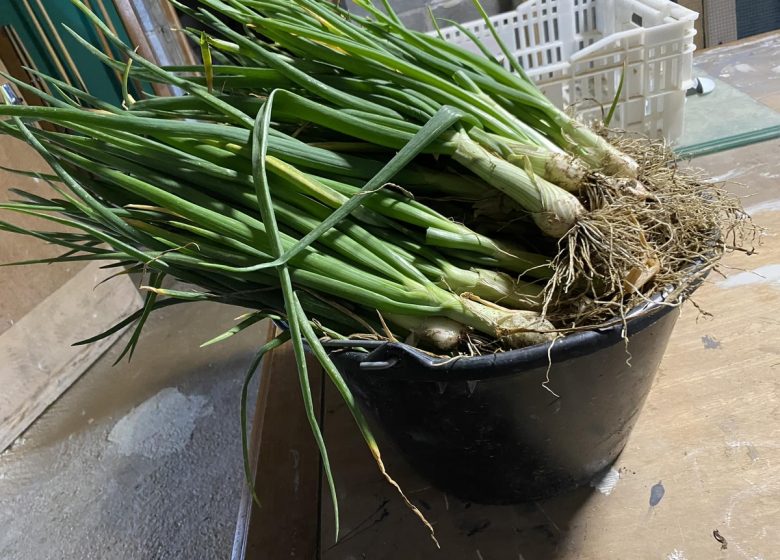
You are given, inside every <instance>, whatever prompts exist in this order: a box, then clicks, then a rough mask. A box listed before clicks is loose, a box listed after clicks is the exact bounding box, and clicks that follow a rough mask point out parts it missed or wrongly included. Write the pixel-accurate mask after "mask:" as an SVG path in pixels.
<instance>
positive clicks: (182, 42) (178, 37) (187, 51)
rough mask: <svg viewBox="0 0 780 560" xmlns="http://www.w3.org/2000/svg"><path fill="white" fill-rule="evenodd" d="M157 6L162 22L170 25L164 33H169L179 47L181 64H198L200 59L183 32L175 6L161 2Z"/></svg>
mask: <svg viewBox="0 0 780 560" xmlns="http://www.w3.org/2000/svg"><path fill="white" fill-rule="evenodd" d="M156 6H157V7H158V9H159V10H160V11H161V16H162V20H163V21H165V22H167V23H168V25H167V27H165V29H164V30H163V31H164V32H167V33H169V34H170V35H169V36H170V38H171V39H172V40H173V41H174V42H175V44H176V45H177V47H176V50H177V52H178V55H179V58H180V62H181V64H189V65H195V64H198V59H197V58H196V57H195V53H194V52H193V50H192V49H193V47H192V45H191V43H190V41H189V39H187V36H186V35H185V34H184V33H183V32H182V31H181V21H179V14H178V12H176V9H175V8H174V7H173V4H171V3H170V2H160V3H159V4H156Z"/></svg>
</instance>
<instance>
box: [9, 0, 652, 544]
mask: <svg viewBox="0 0 780 560" xmlns="http://www.w3.org/2000/svg"><path fill="white" fill-rule="evenodd" d="M71 1H72V2H73V4H74V5H75V6H76V7H78V8H79V9H80V10H82V12H83V13H84V14H85V16H86V17H87V18H88V19H89V20H90V22H91V23H92V24H93V25H95V26H96V27H97V28H99V29H100V30H101V31H102V33H103V34H105V36H106V37H108V38H109V39H110V41H111V42H112V43H113V44H114V46H115V47H117V49H118V50H120V51H121V52H122V53H124V55H125V56H126V57H127V60H128V61H127V62H119V61H117V60H113V59H111V58H110V57H108V56H107V55H106V54H104V53H103V52H102V51H100V50H98V49H96V48H95V47H93V46H92V45H90V44H89V43H88V42H87V41H85V40H84V39H82V38H81V37H79V36H78V35H76V34H74V33H72V32H71V33H72V34H73V35H74V37H75V39H76V40H77V41H78V42H79V43H80V44H81V45H82V46H83V47H84V48H86V49H87V50H88V51H89V52H91V53H92V54H93V55H94V56H95V57H97V58H99V59H100V60H101V61H103V62H104V63H105V64H107V65H109V66H111V67H113V68H115V69H118V70H120V71H121V75H123V76H124V80H125V83H124V85H123V88H122V91H123V97H124V99H123V103H122V106H113V105H111V104H109V103H106V102H104V101H102V100H100V99H97V98H96V97H94V96H92V95H91V94H90V93H89V92H86V91H83V90H80V89H78V88H76V87H74V86H72V85H70V84H67V83H64V82H62V81H60V80H57V79H55V78H52V77H50V76H46V75H44V74H41V73H37V72H36V75H37V76H38V77H39V78H40V79H41V80H42V81H43V82H45V83H47V84H48V86H49V88H48V89H50V90H51V91H53V92H56V93H57V94H56V95H55V94H52V93H50V91H44V90H43V89H39V88H37V87H35V86H31V85H29V84H26V83H24V82H21V81H19V80H16V79H15V78H13V77H11V76H5V78H6V79H8V80H10V81H11V82H13V83H15V84H16V85H18V86H19V87H20V88H23V89H27V90H31V91H33V92H35V93H36V94H37V95H38V96H40V97H41V98H42V99H43V100H44V101H45V102H46V103H47V104H48V106H44V107H27V106H14V105H10V104H9V103H7V102H6V104H0V132H2V133H3V134H6V135H9V136H12V137H15V138H18V139H19V140H21V141H24V142H26V143H28V144H29V145H31V146H32V147H33V148H35V150H37V151H38V152H39V153H40V154H41V155H42V156H43V158H44V159H45V160H46V162H47V163H48V164H49V165H50V167H51V169H52V173H50V174H46V175H40V174H32V175H34V176H39V177H41V178H43V179H45V180H46V181H47V182H48V183H49V184H50V185H51V187H52V192H53V194H52V195H51V196H50V197H48V198H46V197H41V196H39V195H34V194H31V193H29V192H25V191H23V190H17V191H15V192H16V194H17V195H18V196H19V199H18V200H15V201H12V202H9V203H4V204H1V205H0V210H5V211H8V212H12V213H17V214H23V215H29V216H35V217H38V218H41V219H43V220H47V221H48V222H50V223H51V224H53V225H54V227H53V228H52V229H51V230H48V231H47V230H31V229H23V228H20V227H18V226H16V225H14V224H13V223H12V222H10V221H0V230H5V231H8V232H11V233H14V234H23V235H28V236H32V237H34V238H37V239H41V240H42V241H46V242H48V243H53V244H55V245H59V246H61V247H62V248H63V250H64V252H63V253H62V255H60V256H58V257H55V258H52V259H44V260H37V261H28V262H27V263H26V264H33V263H42V262H75V261H86V260H97V261H106V262H107V263H108V264H107V266H118V267H122V268H124V269H127V270H131V271H138V272H145V273H146V277H147V279H148V282H147V284H148V285H147V286H146V287H145V288H146V297H145V303H144V306H143V308H142V309H140V310H138V312H136V313H135V314H134V315H132V316H131V317H129V318H128V319H126V320H125V321H122V322H121V323H119V324H118V325H116V326H115V327H113V328H112V329H110V330H109V331H107V332H106V333H102V334H100V335H97V336H95V337H93V338H92V339H90V340H88V341H84V342H92V341H94V340H98V339H99V338H101V337H105V336H108V335H109V334H111V333H113V332H117V331H118V330H120V329H122V328H124V327H126V326H128V325H131V324H135V325H136V327H135V330H134V332H133V335H132V336H131V338H130V341H129V343H128V345H127V347H126V348H125V351H124V352H123V353H122V356H124V355H125V354H130V355H132V352H133V350H134V348H135V345H136V344H137V342H138V339H139V333H140V329H141V328H142V326H143V324H144V322H145V321H146V319H147V318H148V316H149V315H150V313H152V312H153V311H155V310H157V309H160V308H162V307H166V306H170V305H175V304H180V303H190V302H198V301H215V302H220V303H226V304H232V305H241V306H244V307H247V308H249V309H251V310H252V311H251V312H250V313H249V314H248V315H246V316H245V317H243V318H242V320H241V322H240V323H239V324H238V325H237V326H235V327H233V328H232V329H230V330H229V331H227V332H226V333H224V334H222V335H220V336H218V337H216V338H215V339H214V340H212V341H209V343H211V342H216V341H219V340H223V339H224V338H227V337H229V336H232V335H234V334H236V333H237V332H240V331H242V330H244V329H246V328H248V327H249V326H251V325H252V324H254V323H256V322H257V321H259V320H260V319H262V318H273V319H275V320H279V321H284V322H285V323H286V325H287V329H288V330H287V331H286V332H285V333H284V334H283V335H280V337H279V338H277V339H276V340H275V341H272V342H269V343H268V344H266V345H264V346H263V347H262V348H261V349H260V350H259V352H258V356H257V358H256V360H255V362H254V363H253V366H252V368H251V369H250V375H251V372H253V371H254V369H255V368H256V366H257V363H259V360H260V359H261V358H262V356H263V355H264V354H265V353H266V352H267V351H269V350H270V349H272V348H274V347H276V346H278V345H279V344H281V343H282V342H284V341H286V340H289V341H290V342H291V344H292V345H293V350H294V354H295V356H296V361H297V365H298V369H299V380H300V383H301V388H302V394H303V398H304V404H305V405H306V410H307V416H308V418H309V421H310V423H311V427H312V430H313V433H314V435H315V439H316V441H317V444H318V446H319V449H320V452H321V455H322V457H323V462H324V465H325V472H326V477H327V482H328V485H329V489H330V491H331V494H332V495H333V496H334V500H333V501H334V507H336V508H337V507H338V501H337V500H336V499H335V496H336V493H335V485H334V482H333V477H332V474H331V472H330V467H329V463H328V459H327V450H326V448H325V445H324V441H323V439H322V434H321V433H320V429H319V426H318V424H317V420H316V417H315V415H314V414H313V407H312V397H311V391H310V388H309V385H308V373H307V368H306V360H305V356H304V341H305V342H306V343H307V344H308V347H309V348H310V349H311V351H312V352H313V353H314V354H315V355H316V356H317V358H318V359H319V360H320V362H321V363H322V365H323V367H324V369H325V370H326V372H327V373H328V375H329V377H330V378H331V380H332V381H333V382H334V384H335V385H336V387H337V389H338V390H339V392H340V393H341V395H342V397H343V398H344V399H345V402H347V405H348V407H349V409H350V411H351V412H352V414H353V416H354V418H355V421H356V423H357V426H358V428H359V429H360V431H361V434H362V435H363V437H364V439H365V441H366V443H367V445H368V447H369V449H370V450H371V452H372V454H373V456H374V458H375V460H376V461H377V464H378V465H379V467H380V469H381V471H382V473H383V474H384V475H385V476H386V477H387V478H388V481H389V482H390V483H391V484H393V485H395V486H396V487H397V485H396V484H395V482H394V481H393V480H392V479H391V478H390V477H389V475H387V473H386V471H385V469H384V466H383V463H382V460H381V456H380V453H379V450H378V447H377V445H376V441H375V440H374V438H373V435H372V434H371V431H370V428H369V427H368V424H367V422H366V421H365V419H364V418H363V416H362V413H361V412H360V409H359V408H358V407H357V405H356V404H355V401H354V397H353V396H352V394H351V392H350V390H349V387H348V386H347V385H346V383H345V382H344V380H343V379H342V378H341V375H340V373H339V372H338V370H337V369H336V368H335V367H334V366H333V363H332V362H331V361H330V358H329V357H328V355H327V353H326V352H325V350H324V347H323V346H322V343H321V341H320V338H322V337H326V338H332V339H343V338H354V337H355V336H354V335H358V334H359V335H371V336H374V337H384V338H389V339H391V340H393V339H400V340H407V341H409V342H412V343H414V344H416V345H418V346H421V347H424V348H427V349H429V350H431V351H433V352H436V353H438V354H451V355H452V354H457V353H458V352H459V351H460V350H462V349H463V348H464V347H466V344H467V343H468V347H470V348H471V347H474V346H473V344H471V341H472V340H473V339H477V340H482V341H484V342H485V343H486V344H487V347H488V348H490V349H491V350H493V349H496V348H497V347H503V348H504V349H513V348H520V347H523V346H528V345H533V344H538V343H547V342H550V341H551V340H553V339H554V337H555V334H554V333H555V328H554V326H553V325H552V324H551V323H550V322H549V321H547V320H546V319H545V318H543V317H542V316H541V315H540V312H539V310H540V309H541V308H542V304H543V301H542V297H543V290H544V287H545V284H546V283H547V282H549V281H551V278H552V277H553V270H552V267H551V261H552V259H553V257H554V256H555V255H556V253H557V242H558V240H560V239H562V238H564V237H565V236H566V235H567V232H569V231H570V230H571V229H572V228H573V227H574V226H575V225H576V224H577V223H578V220H580V219H582V218H583V216H585V215H586V214H587V212H588V210H587V209H586V205H585V204H584V202H583V201H584V200H585V199H584V197H582V198H581V191H582V188H583V185H584V184H585V183H586V182H587V181H588V178H589V177H590V175H591V174H593V173H599V174H600V175H603V176H605V177H606V178H607V180H616V181H617V180H619V179H626V178H628V179H631V178H634V177H636V174H637V167H636V163H635V162H633V161H632V160H631V159H630V158H628V157H627V156H624V155H623V154H622V153H620V152H619V151H617V150H616V149H614V148H613V147H612V146H611V145H610V144H609V143H608V142H606V141H605V140H604V139H603V138H602V137H601V136H599V135H598V134H596V133H595V132H593V131H592V130H591V129H590V128H588V127H586V126H583V125H581V124H580V123H578V122H577V121H575V120H573V119H572V118H570V117H569V116H568V115H566V114H565V113H564V112H562V111H560V110H559V109H557V108H556V107H554V106H553V105H552V104H551V103H550V102H549V101H548V100H547V99H546V98H545V97H544V95H542V93H541V92H540V91H539V90H538V88H536V86H535V85H534V84H533V82H532V81H531V80H529V79H528V77H527V76H526V75H525V73H524V72H523V71H522V68H520V66H519V65H518V64H517V61H515V60H513V59H512V58H511V56H510V53H509V52H508V51H507V50H506V49H505V47H503V45H502V48H504V51H505V52H504V54H505V57H506V58H507V60H508V61H509V65H510V66H511V67H512V68H513V69H514V73H512V72H509V71H507V70H506V69H504V68H503V67H502V66H501V65H500V64H498V63H497V62H498V61H496V60H490V59H489V58H484V57H480V56H477V55H474V54H472V53H469V52H467V51H465V50H462V49H460V48H458V47H456V46H453V45H449V44H448V43H446V42H445V41H443V40H441V39H440V38H436V37H432V36H428V35H426V34H422V33H418V32H415V31H411V30H409V29H407V28H405V27H404V26H403V25H402V24H401V23H400V20H399V19H398V18H397V16H396V15H395V14H393V12H392V10H390V8H389V6H388V5H387V3H386V2H384V8H385V9H384V11H382V10H379V9H378V8H375V7H374V6H373V5H372V4H371V3H370V2H368V0H357V2H356V3H357V4H358V5H359V6H361V7H362V8H363V9H364V10H366V12H367V13H368V16H367V17H359V16H356V15H354V14H351V13H348V12H346V11H344V10H343V9H341V8H339V7H338V6H336V5H334V4H332V3H331V2H328V1H325V0H294V1H288V0H284V1H282V0H251V1H250V0H240V1H239V0H200V3H199V7H198V8H197V9H190V8H187V7H186V6H183V5H179V4H178V3H177V2H175V1H174V2H173V3H174V4H176V5H177V6H178V7H179V9H180V10H182V11H184V12H186V13H188V14H190V15H191V16H193V17H194V18H196V19H197V20H199V21H200V22H201V23H202V25H203V26H204V27H205V29H206V31H202V30H186V31H185V32H187V33H188V34H190V35H191V36H192V37H193V38H195V39H197V43H198V44H199V45H200V47H201V51H202V53H203V65H198V66H176V67H167V68H163V67H160V66H157V65H155V64H154V63H152V62H150V61H148V60H145V59H144V58H143V57H141V56H140V55H138V54H137V53H136V52H135V51H134V50H133V49H132V48H130V47H129V46H128V45H126V44H124V43H123V42H122V41H121V39H120V38H119V37H117V36H116V35H114V34H113V33H112V31H111V30H110V29H109V28H108V27H107V26H106V25H105V23H103V22H102V21H101V20H100V18H99V17H97V16H96V15H95V14H93V13H92V12H91V11H90V10H89V8H88V7H87V6H86V5H85V4H84V3H83V2H82V1H81V0H71ZM480 9H481V8H480ZM225 18H228V19H230V20H233V21H235V22H237V23H239V24H241V26H243V29H244V32H243V33H240V32H237V31H235V30H234V29H233V28H232V27H231V26H229V25H227V24H226V23H224V19H225ZM489 27H490V29H491V31H493V32H495V30H493V29H492V26H489ZM474 40H475V41H477V44H478V46H479V47H480V49H482V50H483V51H486V49H485V47H484V45H482V44H481V43H479V42H478V40H477V39H476V37H474ZM499 43H500V41H499ZM130 79H133V80H139V81H141V82H146V83H163V84H169V85H172V86H175V87H176V88H179V89H180V90H181V91H183V92H185V93H186V95H183V96H179V97H170V98H162V97H154V96H146V97H145V98H144V99H138V100H136V99H133V98H132V97H131V96H130V95H129V93H128V91H129V90H128V87H127V81H128V80H130ZM6 101H7V100H6ZM44 122H45V123H51V124H52V125H54V128H52V127H47V128H46V129H42V128H38V127H37V126H36V125H37V124H38V123H44ZM21 173H23V174H27V175H30V174H31V173H30V172H24V171H21ZM501 197H507V198H508V199H510V200H512V201H514V203H515V204H516V205H517V207H518V208H520V209H521V210H520V211H518V213H517V216H513V217H512V218H511V219H508V220H507V224H506V225H507V226H508V225H509V222H513V221H515V219H517V220H519V221H521V222H522V223H523V224H524V225H523V226H522V228H521V229H519V230H517V229H515V230H512V231H515V232H517V231H521V232H523V233H522V235H518V234H515V237H512V236H511V235H501V234H500V233H498V234H496V233H495V228H491V227H488V225H495V224H485V223H481V222H480V220H479V219H477V212H476V210H475V208H478V207H479V206H480V205H483V206H484V205H488V206H489V205H490V204H491V203H492V202H494V201H496V200H499V199H500V198H501ZM499 229H500V228H499ZM488 231H493V233H488ZM166 277H170V278H172V279H175V280H178V281H180V282H182V283H183V284H182V285H174V286H170V285H168V284H166V283H165V281H164V280H165V278H166ZM244 390H245V391H246V385H245V389H244ZM244 402H245V400H244ZM242 425H243V426H244V427H245V423H244V424H242ZM246 465H248V463H246ZM246 465H245V466H246ZM247 472H248V470H247ZM399 490H400V489H399ZM404 499H405V497H404ZM406 503H407V505H409V507H410V508H412V509H413V511H415V513H416V514H417V515H418V516H419V517H420V518H421V519H423V520H424V517H423V516H422V514H421V513H420V512H419V511H418V510H417V509H416V508H415V507H414V506H413V505H412V504H411V503H410V502H408V500H407V502H406ZM336 518H337V519H338V512H337V511H336ZM426 523H427V522H426ZM337 532H338V528H337Z"/></svg>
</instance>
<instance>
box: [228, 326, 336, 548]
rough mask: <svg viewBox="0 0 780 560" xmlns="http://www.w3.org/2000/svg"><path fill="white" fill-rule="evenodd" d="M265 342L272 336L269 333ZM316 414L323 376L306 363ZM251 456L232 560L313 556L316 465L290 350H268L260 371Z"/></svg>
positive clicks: (316, 523)
mask: <svg viewBox="0 0 780 560" xmlns="http://www.w3.org/2000/svg"><path fill="white" fill-rule="evenodd" d="M268 336H269V338H270V337H271V336H274V334H273V328H272V332H269V335H268ZM307 363H308V365H309V372H310V377H311V388H312V394H313V395H314V401H315V407H316V412H317V414H318V415H319V413H320V403H321V394H322V371H321V369H320V367H319V365H318V364H317V362H316V360H315V359H313V358H310V359H309V360H308V362H307ZM251 437H252V440H251V448H250V457H252V460H253V463H254V467H255V475H254V481H255V490H256V492H257V495H258V498H259V499H260V503H261V504H262V507H257V505H256V504H255V503H253V502H252V498H251V495H250V492H249V491H248V489H246V488H245V489H244V491H243V494H242V505H241V511H240V513H239V520H238V524H237V528H236V537H235V540H234V548H233V556H232V558H233V560H244V559H246V560H255V559H258V560H259V559H266V558H268V559H270V558H301V559H305V560H311V559H313V558H316V557H317V550H318V531H319V501H320V500H319V495H320V461H319V452H318V450H317V446H316V444H315V443H314V439H313V437H312V435H311V429H310V427H309V423H308V420H307V419H306V414H305V411H304V407H303V400H302V398H301V389H300V385H299V383H298V376H297V373H296V367H295V358H294V355H293V352H292V347H291V346H290V345H289V344H287V345H285V346H283V347H280V348H279V349H277V350H275V351H273V352H272V353H271V354H270V355H269V356H268V357H267V358H266V360H265V363H264V364H263V366H262V369H261V380H260V389H259V393H258V399H257V404H256V407H255V415H254V424H253V429H252V436H251Z"/></svg>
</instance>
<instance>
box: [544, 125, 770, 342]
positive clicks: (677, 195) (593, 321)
mask: <svg viewBox="0 0 780 560" xmlns="http://www.w3.org/2000/svg"><path fill="white" fill-rule="evenodd" d="M602 132H603V131H602ZM606 134H607V135H608V137H609V138H610V140H611V141H612V142H613V144H614V145H615V146H616V147H617V148H618V149H620V150H621V151H623V152H625V153H627V154H628V155H630V156H631V157H633V158H634V159H635V160H636V161H637V162H638V163H639V165H640V173H639V177H638V182H637V181H633V182H626V181H625V180H615V178H612V177H607V176H605V175H601V174H598V173H594V174H592V175H591V176H590V177H589V178H588V183H587V185H586V186H585V189H584V190H583V198H584V199H585V200H584V202H585V204H586V206H587V207H588V209H589V212H588V213H587V215H586V216H584V217H582V218H580V219H579V220H578V223H577V224H576V225H575V226H574V227H573V228H572V229H571V230H570V231H569V233H568V234H567V235H566V236H564V237H563V238H562V239H561V241H560V243H559V246H558V248H559V252H558V254H557V256H556V257H555V258H554V260H553V262H552V268H553V270H554V274H553V277H552V279H551V280H550V281H549V282H548V284H547V287H546V289H545V306H544V314H545V316H546V317H547V318H548V319H550V320H551V321H553V322H554V323H556V324H561V325H566V326H569V327H584V326H596V325H601V324H604V323H606V322H609V321H610V320H614V318H615V317H616V316H624V315H625V313H626V312H627V310H629V309H632V308H634V307H636V306H637V305H639V304H640V303H642V302H643V301H647V300H648V299H649V298H650V297H651V296H652V295H653V294H655V293H658V292H659V291H661V290H663V289H668V288H669V287H674V288H675V293H676V294H677V295H676V298H677V299H678V300H679V299H680V297H681V295H682V294H684V293H685V290H686V287H689V286H691V285H692V284H694V283H695V282H697V281H698V280H700V278H701V275H702V274H703V273H706V272H707V271H709V270H710V269H712V268H714V267H715V266H716V265H717V262H718V261H719V260H720V258H721V257H722V255H723V253H724V251H726V250H733V249H734V248H740V247H744V246H745V245H746V244H749V243H752V242H753V241H755V239H756V237H757V233H758V230H757V228H756V227H755V226H754V225H753V224H752V222H751V221H750V218H749V216H747V214H746V213H745V212H744V210H743V209H742V205H741V203H740V201H739V199H738V198H737V197H736V196H734V195H732V194H730V193H728V192H727V191H726V190H724V189H723V188H722V187H720V186H717V185H713V184H711V183H708V182H707V180H706V177H705V175H704V173H703V172H701V171H698V170H682V169H680V168H679V167H678V165H677V163H676V161H675V157H674V154H673V153H672V151H671V150H670V149H669V148H668V147H667V146H666V145H665V144H663V143H662V142H657V141H651V140H648V139H646V138H641V137H630V136H627V135H625V134H619V135H609V133H608V132H607V133H606Z"/></svg>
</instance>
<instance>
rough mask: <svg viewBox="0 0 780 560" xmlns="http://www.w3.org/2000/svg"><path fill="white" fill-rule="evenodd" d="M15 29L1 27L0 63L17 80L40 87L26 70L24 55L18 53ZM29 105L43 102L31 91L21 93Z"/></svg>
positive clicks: (8, 26)
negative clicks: (13, 36)
mask: <svg viewBox="0 0 780 560" xmlns="http://www.w3.org/2000/svg"><path fill="white" fill-rule="evenodd" d="M12 34H14V32H13V28H12V27H11V26H10V25H4V26H2V27H0V61H2V64H3V65H4V66H5V68H6V71H7V72H8V73H9V74H10V75H11V76H13V77H14V78H16V79H17V80H21V81H23V82H26V83H28V84H31V85H35V86H36V87H38V83H37V82H36V81H33V80H32V76H31V75H30V74H29V73H28V72H27V71H26V70H25V69H24V66H25V65H26V63H27V61H26V60H24V58H23V56H24V55H23V54H22V53H20V52H18V50H17V48H18V46H19V45H18V44H17V43H16V42H15V41H14V39H13V38H12ZM19 93H20V95H21V97H22V99H24V101H25V102H26V103H27V105H43V100H42V99H41V98H40V97H38V96H37V95H36V94H34V93H32V92H30V91H21V92H19Z"/></svg>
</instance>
